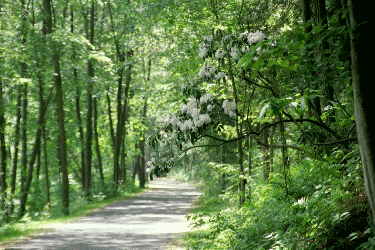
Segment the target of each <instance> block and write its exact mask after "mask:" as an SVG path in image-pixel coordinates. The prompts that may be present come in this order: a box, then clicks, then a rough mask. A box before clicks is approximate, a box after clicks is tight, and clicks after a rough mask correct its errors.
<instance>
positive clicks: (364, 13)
mask: <svg viewBox="0 0 375 250" xmlns="http://www.w3.org/2000/svg"><path fill="white" fill-rule="evenodd" d="M370 12H371V8H369V6H368V3H367V4H366V1H364V0H356V1H355V0H269V1H267V0H207V1H197V0H183V1H182V0H40V1H35V0H0V235H1V234H4V233H5V234H7V232H8V233H9V232H10V231H11V230H13V229H12V227H13V226H14V225H16V224H17V223H24V224H27V223H30V222H31V221H43V220H46V219H49V218H56V217H64V216H68V215H69V214H72V213H74V212H75V211H78V210H80V209H81V208H82V205H83V204H92V203H95V202H100V201H103V200H107V199H111V198H113V197H118V196H119V195H121V193H123V192H125V191H129V190H130V192H132V191H134V190H135V188H136V187H140V188H144V187H146V186H147V182H149V181H152V180H153V178H157V177H159V176H165V175H168V176H173V177H174V178H177V179H181V180H184V181H189V182H194V183H195V184H196V185H197V186H198V187H199V188H200V189H201V190H202V193H203V195H202V196H201V197H200V199H199V201H198V203H197V205H198V206H197V208H196V209H194V210H192V211H191V213H190V214H189V215H188V216H187V218H188V219H189V220H190V221H191V222H192V223H193V225H194V230H193V231H192V232H190V233H188V234H186V235H185V236H184V237H183V238H182V239H181V241H182V242H183V243H182V244H183V245H184V246H186V248H187V249H259V250H261V249H375V234H374V233H375V231H374V230H375V176H374V175H375V165H374V155H375V153H374V149H375V145H374V144H375V132H374V129H371V128H373V127H374V126H375V124H374V120H375V119H373V120H372V119H371V114H373V113H374V111H373V110H374V108H375V98H373V95H372V92H373V91H372V87H371V85H370V81H373V80H371V79H373V76H372V68H371V66H372V65H371V61H372V60H373V58H374V55H373V49H372V48H373V44H372V39H371V35H372V32H373V28H371V27H374V26H373V23H372V18H371V17H370Z"/></svg>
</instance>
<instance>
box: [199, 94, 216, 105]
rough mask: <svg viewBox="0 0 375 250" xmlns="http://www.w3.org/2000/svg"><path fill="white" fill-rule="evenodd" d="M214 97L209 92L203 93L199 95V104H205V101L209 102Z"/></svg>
mask: <svg viewBox="0 0 375 250" xmlns="http://www.w3.org/2000/svg"><path fill="white" fill-rule="evenodd" d="M213 99H214V97H213V96H212V95H210V94H205V95H204V96H202V97H201V99H200V100H199V101H200V103H201V104H205V103H206V102H211V101H212V100H213Z"/></svg>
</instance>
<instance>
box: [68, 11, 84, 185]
mask: <svg viewBox="0 0 375 250" xmlns="http://www.w3.org/2000/svg"><path fill="white" fill-rule="evenodd" d="M70 8H71V9H70V33H72V34H73V33H74V11H73V5H71V6H70ZM72 61H73V63H74V62H75V61H76V50H75V48H74V47H73V51H72ZM73 65H74V64H73ZM72 73H73V82H74V85H75V86H76V96H75V111H76V117H77V123H78V133H79V143H80V152H81V169H80V172H81V185H82V190H83V191H84V190H85V166H86V165H85V142H84V133H83V125H82V118H81V106H80V99H81V90H80V86H79V83H78V70H77V68H76V67H75V66H73V71H72Z"/></svg>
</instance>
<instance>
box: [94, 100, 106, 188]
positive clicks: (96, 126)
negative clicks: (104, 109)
mask: <svg viewBox="0 0 375 250" xmlns="http://www.w3.org/2000/svg"><path fill="white" fill-rule="evenodd" d="M93 102H94V103H93V104H94V139H95V153H96V157H97V158H98V169H99V177H100V183H101V186H102V189H103V190H104V188H105V186H104V174H103V165H102V156H101V154H100V146H99V134H98V105H97V98H96V97H94V98H93Z"/></svg>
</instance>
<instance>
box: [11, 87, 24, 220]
mask: <svg viewBox="0 0 375 250" xmlns="http://www.w3.org/2000/svg"><path fill="white" fill-rule="evenodd" d="M20 91H21V89H20V88H19V87H18V92H19V93H18V95H17V110H16V124H15V129H14V145H13V151H14V156H13V161H12V179H11V182H10V195H11V197H10V202H11V203H10V209H9V215H12V214H13V212H14V203H13V198H14V193H15V191H16V180H17V166H18V144H19V137H20V122H21V93H20Z"/></svg>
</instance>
